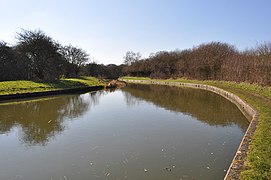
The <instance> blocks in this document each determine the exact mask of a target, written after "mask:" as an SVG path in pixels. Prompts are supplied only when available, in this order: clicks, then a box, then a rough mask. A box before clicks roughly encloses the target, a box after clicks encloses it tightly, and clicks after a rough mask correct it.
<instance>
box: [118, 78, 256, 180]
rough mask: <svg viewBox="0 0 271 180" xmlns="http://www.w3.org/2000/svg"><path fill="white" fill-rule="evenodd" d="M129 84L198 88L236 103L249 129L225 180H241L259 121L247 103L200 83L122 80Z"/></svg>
mask: <svg viewBox="0 0 271 180" xmlns="http://www.w3.org/2000/svg"><path fill="white" fill-rule="evenodd" d="M122 80H124V81H126V82H128V83H143V84H160V85H170V86H181V87H189V88H198V89H203V90H207V91H211V92H214V93H216V94H219V95H221V96H223V97H224V98H226V99H228V100H229V101H231V102H232V103H234V104H235V105H236V106H237V107H238V108H239V109H240V110H241V111H242V112H243V113H244V115H245V116H246V117H249V118H248V119H249V121H250V124H249V127H248V129H247V131H246V133H245V135H244V137H243V139H242V141H241V143H240V145H239V148H238V149H237V152H236V154H235V156H234V158H233V161H232V163H231V165H230V167H229V169H228V171H227V174H226V176H225V178H224V179H240V177H241V172H242V170H243V169H244V166H245V161H246V158H247V153H248V151H249V148H250V147H249V145H250V142H251V141H252V138H253V135H254V132H255V130H256V126H257V124H258V120H259V112H258V111H257V110H256V109H255V108H254V107H253V106H251V105H250V104H249V103H247V102H246V101H244V100H242V99H241V98H240V97H238V96H237V95H235V94H233V93H231V92H228V91H226V90H224V89H221V88H218V87H215V86H211V85H206V84H199V83H185V82H170V81H159V80H136V79H135V80H133V79H122Z"/></svg>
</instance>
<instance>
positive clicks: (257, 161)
mask: <svg viewBox="0 0 271 180" xmlns="http://www.w3.org/2000/svg"><path fill="white" fill-rule="evenodd" d="M123 79H124V80H125V79H127V80H128V79H129V80H150V79H149V78H136V77H123ZM152 81H166V82H184V83H197V84H207V85H212V86H216V87H218V88H221V89H224V90H226V91H229V92H232V93H234V94H236V95H238V96H239V97H240V98H242V99H243V100H245V101H246V102H248V103H249V104H251V105H252V106H254V107H255V108H256V109H257V110H258V111H259V112H260V118H259V124H258V126H257V129H256V131H255V134H254V136H253V139H252V141H251V144H250V148H249V151H248V156H247V158H246V161H245V167H244V169H243V170H242V175H241V179H271V87H263V86H259V85H255V84H247V83H234V82H226V81H198V80H188V79H168V80H155V79H152Z"/></svg>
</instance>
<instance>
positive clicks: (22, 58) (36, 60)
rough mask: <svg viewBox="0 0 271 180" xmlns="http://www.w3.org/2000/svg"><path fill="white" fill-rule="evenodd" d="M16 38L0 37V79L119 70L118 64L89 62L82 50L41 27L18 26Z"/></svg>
mask: <svg viewBox="0 0 271 180" xmlns="http://www.w3.org/2000/svg"><path fill="white" fill-rule="evenodd" d="M16 40H17V43H16V45H14V46H9V45H8V44H7V43H6V42H4V41H0V81H8V80H21V79H23V80H34V81H49V82H51V81H56V80H59V79H60V78H62V77H78V76H81V75H92V76H97V77H112V78H116V77H119V76H120V72H122V69H121V66H116V65H113V64H111V65H107V66H106V65H103V64H97V63H95V62H89V61H90V58H89V55H88V54H87V53H86V51H84V50H83V49H81V48H78V47H75V46H72V45H65V46H63V45H61V44H60V43H58V42H57V41H55V40H53V39H52V38H51V37H50V36H48V35H46V34H45V33H44V32H43V31H41V30H34V31H30V30H22V32H19V33H17V36H16Z"/></svg>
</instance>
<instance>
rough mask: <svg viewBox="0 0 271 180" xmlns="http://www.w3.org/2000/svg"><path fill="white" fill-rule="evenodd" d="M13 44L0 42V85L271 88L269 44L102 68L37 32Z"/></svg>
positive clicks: (137, 57) (215, 45) (212, 47)
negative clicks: (164, 82)
mask: <svg viewBox="0 0 271 180" xmlns="http://www.w3.org/2000/svg"><path fill="white" fill-rule="evenodd" d="M16 39H17V43H16V45H14V46H9V45H8V44H7V43H6V42H3V41H0V81H7V80H18V79H24V80H34V81H56V80H58V79H60V78H62V77H79V76H82V75H86V76H95V77H99V78H109V79H112V78H118V77H120V76H123V75H129V76H143V77H151V78H160V79H166V78H177V77H185V78H189V79H200V80H226V81H236V82H248V83H258V84H261V85H271V43H270V42H266V43H262V44H259V45H257V46H256V47H255V48H251V49H247V50H245V51H239V50H238V49H236V48H235V47H234V46H233V45H230V44H227V43H222V42H210V43H205V44H201V45H199V46H196V47H193V48H191V49H184V50H175V51H159V52H157V53H152V54H150V56H149V57H147V58H142V57H141V54H140V53H139V52H138V53H135V52H133V51H128V52H127V53H126V55H125V56H124V62H123V64H122V65H115V64H109V65H103V64H98V63H96V62H94V61H91V60H90V58H89V55H88V54H87V52H86V51H84V50H83V49H81V48H78V47H75V46H72V45H65V46H63V45H61V44H60V43H58V42H57V41H55V40H53V39H52V38H51V37H50V36H48V35H46V34H45V33H44V32H43V31H41V30H35V31H29V30H22V32H19V33H17V36H16ZM90 61H91V62H90Z"/></svg>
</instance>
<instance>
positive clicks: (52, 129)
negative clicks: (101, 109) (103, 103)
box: [0, 91, 103, 145]
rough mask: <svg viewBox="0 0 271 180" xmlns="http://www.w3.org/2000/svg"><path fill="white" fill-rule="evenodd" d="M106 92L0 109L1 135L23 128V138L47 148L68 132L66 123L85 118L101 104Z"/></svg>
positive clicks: (5, 106)
mask: <svg viewBox="0 0 271 180" xmlns="http://www.w3.org/2000/svg"><path fill="white" fill-rule="evenodd" d="M102 94H103V92H100V91H99V92H93V93H89V94H85V95H73V96H62V97H56V98H51V99H47V100H40V101H32V102H31V101H30V102H22V103H19V104H13V105H12V104H11V105H1V106H0V133H1V134H6V133H8V132H9V131H11V129H12V128H13V127H15V126H19V127H21V129H22V135H21V137H20V139H21V140H22V141H23V142H25V143H26V144H29V145H34V144H41V145H45V144H46V142H48V141H49V140H50V138H52V137H54V136H55V135H56V134H57V133H60V132H62V131H63V130H64V129H65V124H64V121H65V120H66V119H68V118H69V119H74V118H77V117H79V116H82V115H83V114H84V113H85V112H87V111H88V109H90V108H91V106H95V105H97V104H98V103H99V98H100V97H101V95H102Z"/></svg>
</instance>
